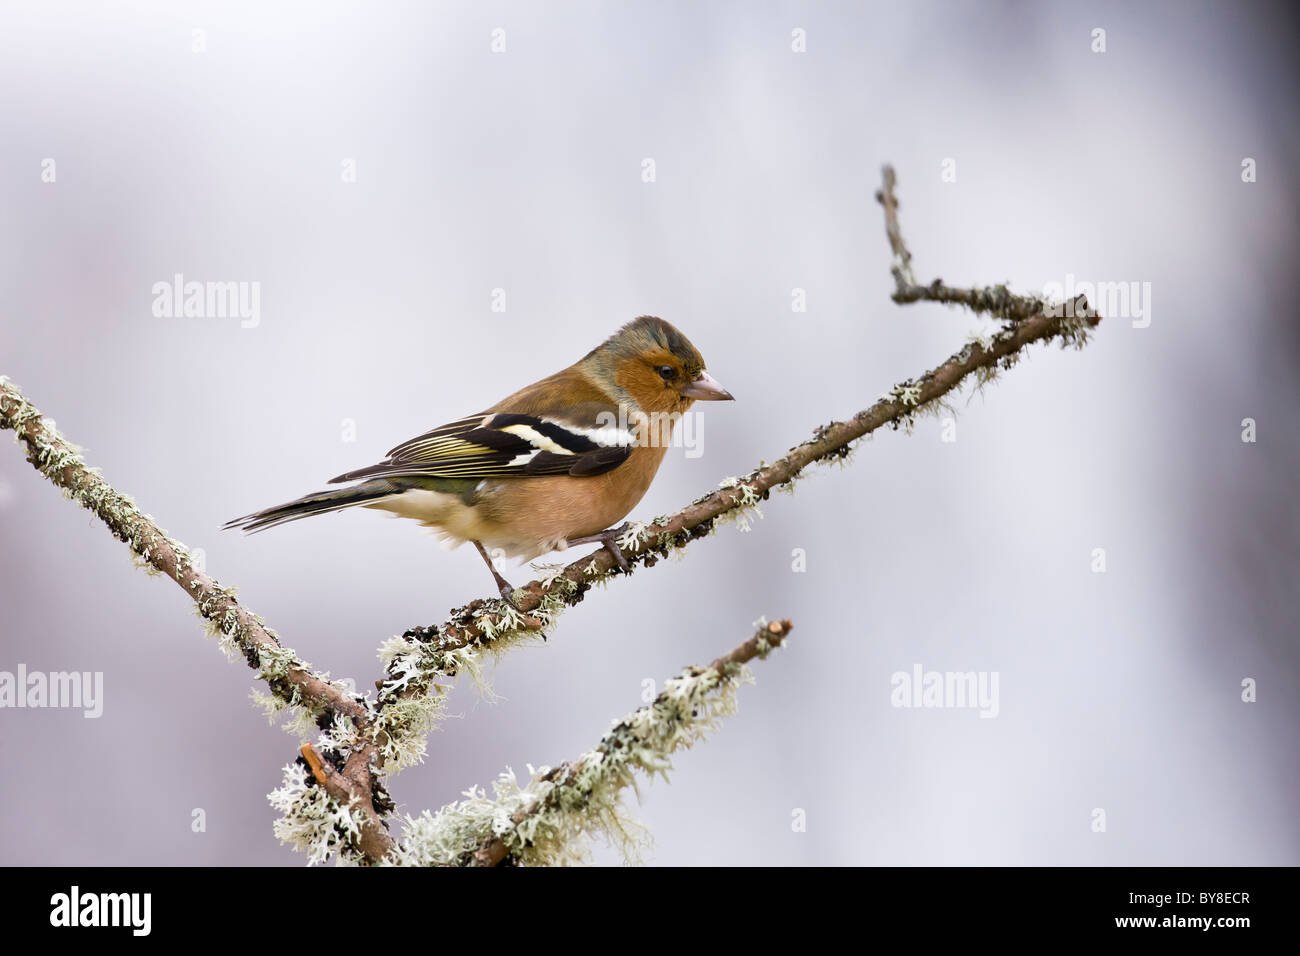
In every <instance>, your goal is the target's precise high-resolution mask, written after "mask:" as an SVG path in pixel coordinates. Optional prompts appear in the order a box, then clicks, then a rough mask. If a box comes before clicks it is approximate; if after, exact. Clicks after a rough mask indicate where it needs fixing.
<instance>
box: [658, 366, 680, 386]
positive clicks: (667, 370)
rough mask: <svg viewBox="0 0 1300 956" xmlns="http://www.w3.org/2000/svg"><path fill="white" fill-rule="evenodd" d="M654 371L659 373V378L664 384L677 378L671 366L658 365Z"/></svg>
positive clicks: (675, 371) (675, 370)
mask: <svg viewBox="0 0 1300 956" xmlns="http://www.w3.org/2000/svg"><path fill="white" fill-rule="evenodd" d="M655 371H656V372H658V373H659V377H660V378H662V379H663V380H664V381H665V382H671V381H672V380H673V379H675V378H676V377H677V369H675V368H673V367H672V366H671V365H660V366H659V367H658V368H657V369H655Z"/></svg>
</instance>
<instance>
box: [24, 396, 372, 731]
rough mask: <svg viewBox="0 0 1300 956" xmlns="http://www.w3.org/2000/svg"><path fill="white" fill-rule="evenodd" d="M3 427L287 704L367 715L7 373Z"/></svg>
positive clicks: (322, 711)
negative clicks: (108, 475) (103, 471)
mask: <svg viewBox="0 0 1300 956" xmlns="http://www.w3.org/2000/svg"><path fill="white" fill-rule="evenodd" d="M0 428H8V429H12V430H13V432H14V438H15V441H17V442H20V443H22V444H23V445H25V446H26V448H27V460H28V461H29V462H31V463H32V465H34V466H35V467H36V469H37V470H38V471H39V472H40V473H41V474H43V475H44V476H45V477H46V478H48V479H49V480H50V481H52V482H54V484H56V485H58V486H59V487H60V488H62V489H63V493H64V495H65V496H66V497H68V498H71V499H72V500H73V501H75V502H77V504H79V505H81V506H82V507H83V508H85V509H86V510H87V511H89V512H91V513H92V514H93V515H95V516H96V517H97V518H99V519H100V520H101V521H103V522H104V524H106V525H107V526H108V529H109V530H110V531H111V532H113V534H114V536H116V537H117V538H118V539H119V540H121V541H123V542H125V543H126V545H127V547H129V548H130V549H131V551H132V552H133V553H134V554H135V556H136V558H137V559H138V560H139V561H140V562H142V563H143V564H144V565H145V566H146V567H147V568H148V569H150V570H151V571H154V572H161V573H163V574H165V575H167V577H169V578H171V579H172V580H173V581H175V582H176V583H177V584H178V585H180V587H181V590H183V591H184V592H185V593H186V595H187V596H188V597H189V599H190V600H191V601H193V602H194V605H195V607H196V608H197V609H198V612H199V614H200V615H202V616H203V617H204V618H205V619H206V620H207V621H208V622H209V624H210V626H211V629H212V631H213V633H215V634H216V635H218V639H219V641H220V643H221V645H222V647H223V649H225V650H227V651H228V652H238V653H239V654H240V655H241V656H243V657H244V659H245V660H247V661H248V664H249V666H250V667H252V668H253V669H254V670H256V671H257V673H258V676H259V677H260V678H261V679H262V680H264V681H266V683H267V686H269V687H270V689H271V691H272V693H274V694H275V695H276V697H277V698H279V699H280V700H281V701H282V702H283V703H285V704H288V705H292V706H300V707H304V708H306V709H307V710H309V711H310V712H311V713H312V714H313V715H314V716H322V715H329V716H330V717H332V715H333V714H334V713H340V714H346V715H348V716H350V717H355V718H364V717H366V716H367V711H366V707H365V705H364V703H363V702H362V701H361V700H360V699H358V698H354V697H353V696H352V695H350V694H349V693H348V692H347V690H346V689H345V688H344V687H343V686H342V685H340V684H335V683H333V682H331V681H329V680H327V679H325V678H324V677H321V676H319V675H317V674H315V673H313V672H312V669H311V665H310V664H308V663H307V662H306V661H303V660H300V659H299V658H298V657H297V656H296V655H295V654H294V653H293V651H291V650H289V649H288V648H286V647H284V646H282V645H281V644H280V640H279V638H278V636H277V635H276V633H275V632H274V631H273V630H271V629H270V628H269V627H267V626H266V625H265V624H264V623H263V622H262V619H261V618H260V617H258V616H257V615H256V614H254V613H253V612H251V611H249V610H248V609H247V608H245V607H243V606H242V605H241V604H239V602H238V601H237V600H236V598H235V593H234V590H233V589H231V588H225V587H222V586H221V585H220V584H218V583H217V582H216V581H214V580H213V579H212V578H211V577H209V576H208V575H207V574H205V573H204V572H203V571H202V570H200V569H199V568H198V567H197V566H196V565H195V563H194V561H193V560H192V559H191V557H190V553H189V550H188V549H187V548H186V547H185V545H183V544H181V543H180V542H179V541H177V540H176V539H175V538H170V537H168V536H167V533H166V532H165V531H163V530H162V529H161V528H159V527H158V526H157V525H156V524H155V523H154V521H153V519H152V518H151V517H150V516H149V515H146V514H144V513H142V512H141V511H140V510H139V508H137V507H136V504H135V502H134V501H132V500H131V498H130V496H128V495H124V494H122V493H121V492H119V491H117V490H115V489H114V488H113V487H112V486H111V485H110V484H109V483H108V482H107V481H105V480H104V479H103V478H102V477H100V475H99V472H98V471H97V470H96V469H94V468H91V467H89V466H87V464H86V463H85V462H84V461H83V460H82V458H81V455H80V450H79V449H78V448H77V447H76V446H74V445H72V444H70V443H69V442H68V441H67V440H66V439H64V438H63V436H62V435H60V434H59V433H58V431H57V430H56V429H55V427H54V425H53V423H52V422H50V421H48V420H47V419H46V418H45V417H44V416H42V415H41V413H40V412H39V411H38V410H37V409H36V407H35V406H34V405H33V404H32V403H31V402H29V401H28V400H27V399H26V398H24V397H23V394H22V392H21V391H20V390H19V388H18V386H17V385H15V384H14V383H13V382H11V381H9V379H8V378H6V377H4V376H0Z"/></svg>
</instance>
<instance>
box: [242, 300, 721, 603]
mask: <svg viewBox="0 0 1300 956" xmlns="http://www.w3.org/2000/svg"><path fill="white" fill-rule="evenodd" d="M731 397H732V396H731V393H730V392H728V391H727V390H726V389H725V388H723V387H722V386H721V385H719V384H718V383H717V382H716V381H714V380H713V379H712V378H711V377H710V376H709V374H708V373H707V372H705V370H704V358H703V357H702V356H701V355H700V353H699V351H698V350H697V349H696V348H695V346H694V345H692V344H691V343H690V341H689V340H688V339H687V338H686V336H684V335H682V333H681V332H679V331H677V329H675V328H674V327H673V326H672V325H670V324H669V323H667V322H665V321H664V320H663V319H659V318H655V317H654V316H648V315H646V316H641V317H640V318H639V319H635V320H634V321H632V322H629V323H628V324H627V325H625V326H623V327H622V328H621V329H619V330H618V331H617V332H615V333H614V334H613V335H612V336H610V337H609V339H607V340H606V341H605V342H604V343H603V344H601V345H599V346H597V347H596V348H595V349H592V350H591V351H590V352H588V353H587V355H586V356H584V357H583V358H582V359H581V360H580V361H578V362H576V363H574V364H573V365H570V366H569V367H568V368H566V369H564V370H563V371H561V372H556V373H555V374H554V375H552V376H550V377H549V378H544V379H542V380H541V381H540V382H534V383H533V384H532V385H529V386H527V387H526V388H523V389H520V390H519V391H517V392H515V393H514V394H513V395H511V396H510V397H508V398H505V399H503V400H501V401H500V402H498V403H497V404H495V405H493V406H492V407H491V408H489V409H486V410H485V411H482V412H479V413H478V414H477V415H470V416H468V417H466V418H460V419H457V420H456V421H454V422H449V423H448V424H446V425H443V426H442V427H440V428H435V429H434V430H433V431H430V432H426V433H425V434H423V435H420V436H419V437H417V438H412V439H411V440H410V441H407V442H404V443H402V444H401V445H398V446H397V447H396V448H394V449H393V450H392V451H390V452H389V453H388V457H387V458H386V459H384V460H383V461H381V462H380V463H379V464H377V465H371V466H370V467H368V468H360V469H357V470H356V471H349V472H347V473H346V474H342V475H339V476H338V477H337V478H333V479H331V480H330V483H331V484H334V483H337V482H345V481H359V482H360V484H356V485H353V486H352V487H350V488H342V489H336V490H331V491H321V492H317V493H316V494H312V495H307V496H306V497H303V498H299V499H297V500H296V501H290V502H288V503H286V504H282V505H277V506H276V507H274V508H267V509H265V510H263V511H257V512H254V513H253V514H250V515H245V516H244V517H242V518H236V519H234V520H233V521H229V522H227V523H226V525H225V527H227V528H242V529H243V530H245V531H248V532H254V531H261V530H263V529H265V528H272V527H275V526H276V525H279V524H284V523H285V522H286V521H295V520H297V519H298V518H306V517H309V516H310V515H317V514H324V513H325V512H328V511H339V510H342V509H344V508H352V507H355V506H358V505H360V506H362V507H365V508H378V509H381V510H383V511H389V512H392V513H393V514H395V515H399V516H401V517H405V518H414V519H415V520H417V521H419V522H421V523H422V524H424V525H426V526H428V527H431V528H434V529H436V531H437V532H438V533H439V534H440V535H441V536H442V537H443V538H445V539H446V540H447V541H448V542H449V543H450V544H451V545H452V546H458V545H460V544H463V543H464V542H466V541H472V542H474V546H475V547H476V548H477V549H478V552H479V554H481V555H482V556H483V560H484V561H486V562H487V566H488V568H489V570H491V572H492V577H493V578H494V579H495V581H496V584H497V587H498V589H499V590H500V592H501V596H502V597H503V598H504V599H506V600H509V599H510V595H511V592H512V591H513V589H512V588H511V587H510V585H509V583H507V582H506V580H505V578H503V577H502V576H501V575H500V574H499V573H498V571H497V569H496V566H495V565H494V564H493V563H492V558H491V556H490V555H489V552H491V553H494V554H497V555H499V556H504V557H518V558H520V559H521V560H529V559H531V558H535V557H537V556H538V555H540V554H544V553H545V552H547V551H553V550H557V549H563V548H565V547H568V546H570V545H576V544H588V543H594V542H597V541H599V542H600V543H602V544H603V545H604V546H605V547H606V548H607V549H608V550H609V551H610V553H611V555H613V557H614V558H615V560H616V561H617V562H618V563H619V565H620V566H622V567H624V568H626V567H627V561H626V558H624V556H623V553H622V551H621V550H620V549H619V548H618V546H617V545H616V544H615V543H614V538H615V537H616V535H617V534H618V532H619V529H614V528H611V526H612V525H614V524H615V523H616V522H618V521H621V520H622V519H623V518H624V517H625V516H626V515H627V514H628V512H630V511H631V510H632V509H633V508H634V507H636V504H637V502H639V501H640V500H641V498H642V496H643V495H645V493H646V491H647V489H649V487H650V483H651V481H653V480H654V476H655V473H656V472H657V471H658V470H659V465H660V464H661V463H662V462H663V458H664V453H665V452H666V451H667V447H668V445H669V443H670V442H671V438H672V429H673V426H674V425H675V424H676V423H677V421H679V420H680V418H681V415H682V414H683V413H685V412H686V411H687V410H688V409H689V408H690V407H691V406H692V405H693V404H694V403H695V402H696V401H728V400H730V399H731Z"/></svg>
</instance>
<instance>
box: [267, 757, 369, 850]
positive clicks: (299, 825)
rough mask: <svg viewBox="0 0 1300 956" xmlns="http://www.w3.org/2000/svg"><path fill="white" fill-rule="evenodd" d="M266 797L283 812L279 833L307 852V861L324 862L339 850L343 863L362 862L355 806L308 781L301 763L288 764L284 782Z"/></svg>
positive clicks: (278, 822) (283, 839) (296, 847)
mask: <svg viewBox="0 0 1300 956" xmlns="http://www.w3.org/2000/svg"><path fill="white" fill-rule="evenodd" d="M267 800H268V801H269V802H270V804H271V807H272V808H273V809H275V810H276V811H278V812H279V813H280V818H279V819H278V820H276V821H275V824H274V826H273V828H274V831H275V835H276V837H277V838H278V839H279V840H280V842H281V843H287V844H289V845H291V846H292V847H294V849H296V850H300V851H301V852H303V853H305V854H307V863H308V865H315V864H317V863H324V862H325V861H326V860H328V859H329V858H330V856H331V855H333V854H338V861H339V862H340V863H360V862H362V859H363V857H362V855H361V853H360V851H359V850H357V849H356V846H357V841H358V840H359V839H360V837H361V826H360V823H359V822H358V820H357V818H356V816H355V815H354V814H353V811H352V809H351V808H350V807H345V806H343V804H341V803H339V801H337V800H335V799H334V798H333V797H331V796H330V795H329V794H328V793H326V792H325V790H324V789H323V788H321V787H318V786H314V785H309V784H308V781H307V768H306V767H304V766H303V765H302V764H300V763H291V764H288V765H287V766H285V768H284V781H283V783H281V784H280V786H279V787H277V788H276V789H275V790H272V791H271V793H270V794H269V795H268V796H267Z"/></svg>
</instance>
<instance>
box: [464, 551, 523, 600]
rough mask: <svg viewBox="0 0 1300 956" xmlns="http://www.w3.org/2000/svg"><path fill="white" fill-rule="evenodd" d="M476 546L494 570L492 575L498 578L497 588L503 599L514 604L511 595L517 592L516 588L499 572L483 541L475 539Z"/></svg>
mask: <svg viewBox="0 0 1300 956" xmlns="http://www.w3.org/2000/svg"><path fill="white" fill-rule="evenodd" d="M474 547H476V548H478V553H479V554H481V555H483V560H484V561H485V562H487V566H488V570H489V571H491V572H492V577H494V578H496V582H497V590H498V591H500V592H501V600H503V601H505V602H506V603H507V604H514V603H515V602H514V601H513V600H512V598H511V596H512V595H513V594H514V593H515V589H514V588H512V587H511V586H510V582H509V581H507V580H506V579H505V578H503V577H502V576H501V575H500V574H498V573H497V569H496V565H494V564H493V563H492V559H491V558H490V557H488V553H487V551H486V550H484V548H483V542H481V541H475V542H474Z"/></svg>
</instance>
